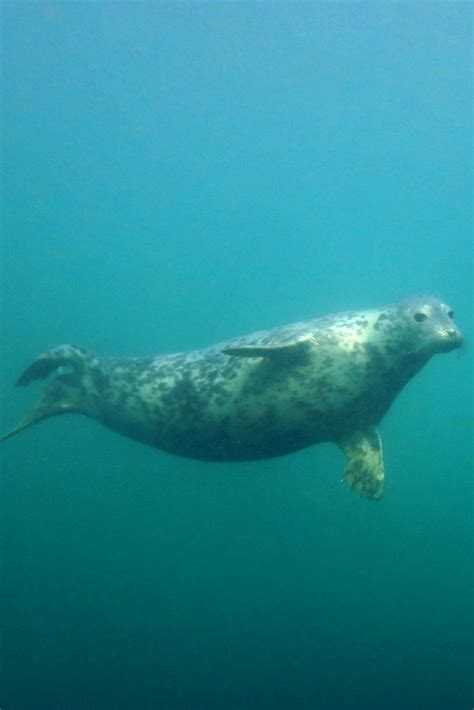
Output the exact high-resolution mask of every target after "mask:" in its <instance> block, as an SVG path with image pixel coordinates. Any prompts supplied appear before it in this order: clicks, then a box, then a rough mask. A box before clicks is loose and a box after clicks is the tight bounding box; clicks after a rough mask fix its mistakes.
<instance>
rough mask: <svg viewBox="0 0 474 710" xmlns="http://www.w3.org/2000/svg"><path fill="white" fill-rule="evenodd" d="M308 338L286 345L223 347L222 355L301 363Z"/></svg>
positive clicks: (304, 358)
mask: <svg viewBox="0 0 474 710" xmlns="http://www.w3.org/2000/svg"><path fill="white" fill-rule="evenodd" d="M308 341H309V338H305V339H304V340H298V341H297V342H295V343H289V344H288V345H236V346H231V347H229V348H224V350H222V352H223V353H224V355H231V356H232V357H249V358H256V357H264V358H267V359H269V360H271V361H273V362H278V363H281V364H288V365H290V364H291V365H292V364H298V365H299V364H303V363H304V362H305V360H306V357H307V355H308V346H309V342H308Z"/></svg>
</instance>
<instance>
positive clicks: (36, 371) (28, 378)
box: [16, 345, 90, 387]
mask: <svg viewBox="0 0 474 710" xmlns="http://www.w3.org/2000/svg"><path fill="white" fill-rule="evenodd" d="M87 357H90V355H89V353H88V352H87V350H85V349H84V348H81V347H79V346H77V345H59V346H58V347H57V348H54V349H53V350H48V352H45V353H41V355H40V356H39V357H38V358H36V360H35V361H34V362H33V363H32V364H31V365H30V366H29V367H27V368H26V370H25V371H24V372H23V373H22V374H21V375H20V377H19V378H18V379H17V381H16V386H17V387H25V386H26V385H28V384H29V383H30V382H32V381H33V380H45V379H46V378H47V377H48V376H49V375H50V374H51V373H52V372H54V370H57V369H58V367H62V366H63V365H69V366H71V367H72V368H74V370H75V371H78V370H80V369H83V362H84V359H85V358H87Z"/></svg>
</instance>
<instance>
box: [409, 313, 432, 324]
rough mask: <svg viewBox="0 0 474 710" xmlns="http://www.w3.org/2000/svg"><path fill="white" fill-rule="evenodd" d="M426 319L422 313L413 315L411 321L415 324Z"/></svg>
mask: <svg viewBox="0 0 474 710" xmlns="http://www.w3.org/2000/svg"><path fill="white" fill-rule="evenodd" d="M427 318H428V316H427V315H425V314H424V313H415V315H414V316H413V320H414V321H416V322H417V323H421V321H423V320H426V319H427Z"/></svg>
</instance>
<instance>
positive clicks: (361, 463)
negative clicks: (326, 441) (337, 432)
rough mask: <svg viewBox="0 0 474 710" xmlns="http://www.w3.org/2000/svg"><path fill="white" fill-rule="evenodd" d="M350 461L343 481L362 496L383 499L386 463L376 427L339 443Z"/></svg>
mask: <svg viewBox="0 0 474 710" xmlns="http://www.w3.org/2000/svg"><path fill="white" fill-rule="evenodd" d="M338 444H339V446H340V447H341V449H342V450H343V452H344V453H345V455H346V456H347V459H348V463H347V467H346V470H345V472H344V478H343V480H344V481H346V483H347V484H348V485H349V486H350V488H352V489H353V490H355V491H356V492H357V493H359V494H360V495H363V496H366V497H367V498H374V499H377V498H381V497H382V495H383V483H384V463H383V450H382V441H381V439H380V435H379V433H378V431H377V429H376V428H375V427H369V428H367V429H364V430H361V431H358V432H355V433H354V434H350V435H349V436H347V437H345V438H344V439H342V440H341V441H339V442H338Z"/></svg>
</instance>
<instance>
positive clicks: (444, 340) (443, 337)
mask: <svg viewBox="0 0 474 710" xmlns="http://www.w3.org/2000/svg"><path fill="white" fill-rule="evenodd" d="M438 335H439V340H440V350H442V351H443V352H449V351H450V350H456V348H460V347H461V345H462V344H463V337H462V335H461V333H460V332H459V331H458V330H443V331H441V332H440V333H439V334H438Z"/></svg>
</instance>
